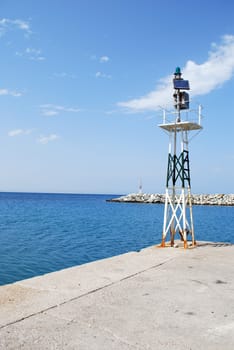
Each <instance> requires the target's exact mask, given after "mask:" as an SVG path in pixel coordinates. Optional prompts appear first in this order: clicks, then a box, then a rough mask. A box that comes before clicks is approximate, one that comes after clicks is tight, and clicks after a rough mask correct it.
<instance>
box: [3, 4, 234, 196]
mask: <svg viewBox="0 0 234 350" xmlns="http://www.w3.org/2000/svg"><path fill="white" fill-rule="evenodd" d="M233 18H234V3H233V1H231V0H226V1H219V0H214V1H213V2H212V6H211V3H210V2H208V1H207V2H206V1H200V0H198V1H191V2H188V1H183V0H182V1H180V2H178V1H174V0H164V1H157V0H50V1H48V0H40V1H34V0H21V1H18V0H1V2H0V48H1V50H0V120H1V124H0V164H1V171H0V191H19V192H63V193H106V194H108V193H109V194H124V193H132V192H138V187H139V182H140V181H141V182H142V186H143V192H145V193H163V192H164V191H165V182H166V168H167V153H168V135H166V134H165V133H164V132H163V131H162V130H161V129H160V128H159V127H158V124H160V123H161V122H162V109H163V108H165V109H166V110H167V111H170V110H171V111H173V97H172V94H173V88H172V78H173V73H174V71H175V67H177V66H179V67H181V70H182V73H183V78H184V79H189V81H190V88H191V90H190V92H189V94H190V99H191V103H190V105H191V108H195V109H196V108H197V107H198V105H199V104H201V105H202V107H203V110H202V115H203V119H202V125H203V130H202V131H201V132H200V133H199V134H198V135H196V137H195V135H194V137H192V136H191V142H190V144H189V148H190V166H191V180H192V181H191V182H192V192H194V193H234V188H233V187H234V185H233V178H234V141H233V133H234V121H233V120H234V79H233V78H234V21H233ZM192 106H193V107H192ZM140 179H141V180H140Z"/></svg>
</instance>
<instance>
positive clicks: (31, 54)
mask: <svg viewBox="0 0 234 350" xmlns="http://www.w3.org/2000/svg"><path fill="white" fill-rule="evenodd" d="M15 54H16V56H20V57H25V58H27V59H29V60H32V61H44V60H45V57H44V56H43V55H42V51H41V50H40V49H34V48H31V47H27V48H26V49H25V50H24V51H22V52H19V51H17V52H16V53H15Z"/></svg>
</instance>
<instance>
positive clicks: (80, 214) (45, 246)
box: [0, 193, 234, 285]
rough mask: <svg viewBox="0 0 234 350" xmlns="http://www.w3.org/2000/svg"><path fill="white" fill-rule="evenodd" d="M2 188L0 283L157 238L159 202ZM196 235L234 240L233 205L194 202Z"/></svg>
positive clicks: (119, 251) (160, 220)
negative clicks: (4, 191)
mask: <svg viewBox="0 0 234 350" xmlns="http://www.w3.org/2000/svg"><path fill="white" fill-rule="evenodd" d="M113 197H114V196H113V195H85V194H35V193H0V285H3V284H7V283H12V282H15V281H17V280H21V279H25V278H29V277H32V276H36V275H40V274H44V273H48V272H51V271H56V270H60V269H63V268H66V267H70V266H74V265H80V264H83V263H87V262H91V261H94V260H97V259H102V258H107V257H110V256H114V255H118V254H122V253H125V252H128V251H135V250H136V251H137V250H139V249H142V248H144V247H147V246H150V245H153V244H156V243H159V242H160V240H161V232H162V223H163V209H164V207H163V205H160V204H130V203H110V202H106V199H110V198H113ZM193 213H194V222H195V234H196V239H197V240H208V241H210V240H211V241H219V242H220V241H223V242H231V243H234V228H233V222H234V207H218V206H214V207H208V206H197V207H196V206H195V207H193Z"/></svg>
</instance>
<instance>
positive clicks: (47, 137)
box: [38, 134, 59, 145]
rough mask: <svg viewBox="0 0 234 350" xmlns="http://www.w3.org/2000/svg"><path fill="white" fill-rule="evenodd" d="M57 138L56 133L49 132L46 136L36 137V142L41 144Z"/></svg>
mask: <svg viewBox="0 0 234 350" xmlns="http://www.w3.org/2000/svg"><path fill="white" fill-rule="evenodd" d="M57 139H59V136H58V135H56V134H50V135H48V136H43V135H41V136H40V137H39V139H38V142H39V143H41V144H42V145H46V144H47V143H49V142H51V141H55V140H57Z"/></svg>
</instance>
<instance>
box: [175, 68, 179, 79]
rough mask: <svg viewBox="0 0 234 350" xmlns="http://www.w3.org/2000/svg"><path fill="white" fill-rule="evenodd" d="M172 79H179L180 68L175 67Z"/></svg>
mask: <svg viewBox="0 0 234 350" xmlns="http://www.w3.org/2000/svg"><path fill="white" fill-rule="evenodd" d="M174 77H175V78H174V79H181V70H180V67H176V69H175V73H174Z"/></svg>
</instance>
